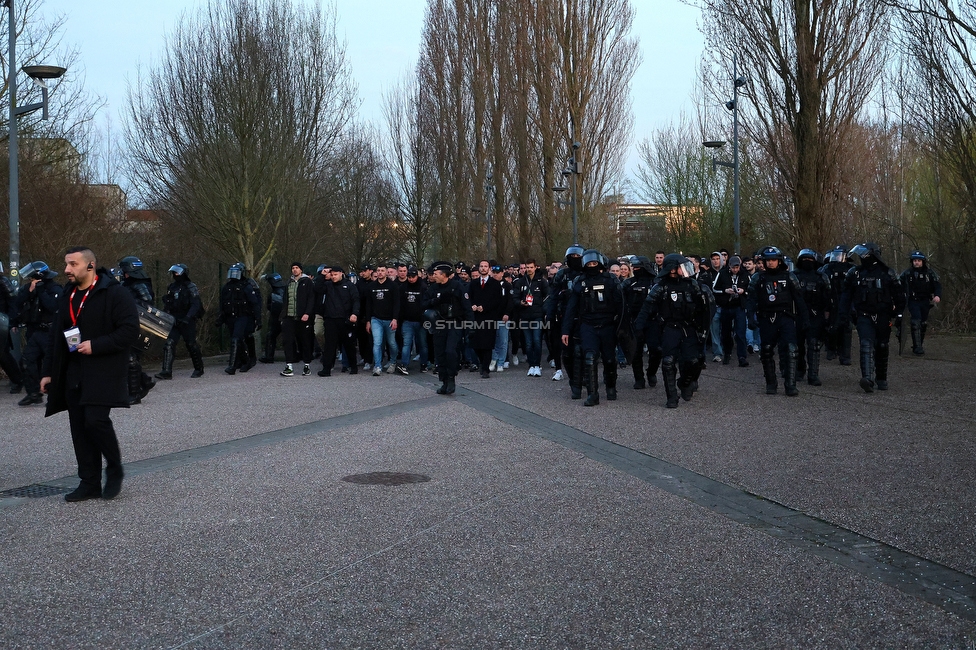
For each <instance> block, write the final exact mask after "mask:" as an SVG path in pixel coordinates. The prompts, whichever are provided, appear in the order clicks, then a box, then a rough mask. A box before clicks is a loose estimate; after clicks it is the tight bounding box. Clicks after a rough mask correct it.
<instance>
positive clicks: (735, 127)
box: [702, 55, 746, 254]
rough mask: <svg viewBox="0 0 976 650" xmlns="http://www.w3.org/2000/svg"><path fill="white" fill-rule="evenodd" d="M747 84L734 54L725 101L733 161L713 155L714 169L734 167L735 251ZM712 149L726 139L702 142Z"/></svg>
mask: <svg viewBox="0 0 976 650" xmlns="http://www.w3.org/2000/svg"><path fill="white" fill-rule="evenodd" d="M745 85H746V80H745V78H744V77H740V76H739V70H738V58H737V57H736V56H735V55H732V100H731V101H728V102H725V108H727V109H729V110H730V111H732V162H728V161H726V160H719V159H717V158H715V157H714V156H712V171H713V172H714V171H715V169H716V166H717V165H722V166H723V167H731V168H732V221H733V226H734V228H735V253H736V254H741V253H742V241H741V240H742V233H741V228H740V225H739V88H741V87H742V86H745ZM702 144H703V145H705V146H706V147H708V148H710V149H718V148H720V147H723V146H725V141H724V140H706V141H705V142H703V143H702Z"/></svg>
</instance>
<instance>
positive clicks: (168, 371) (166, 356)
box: [156, 341, 176, 379]
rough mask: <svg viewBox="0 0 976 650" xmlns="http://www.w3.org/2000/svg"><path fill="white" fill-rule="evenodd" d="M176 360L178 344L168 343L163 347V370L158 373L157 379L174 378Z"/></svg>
mask: <svg viewBox="0 0 976 650" xmlns="http://www.w3.org/2000/svg"><path fill="white" fill-rule="evenodd" d="M175 358H176V344H170V341H166V343H165V344H164V345H163V368H162V370H160V371H159V372H157V373H156V379H172V378H173V360H174V359H175Z"/></svg>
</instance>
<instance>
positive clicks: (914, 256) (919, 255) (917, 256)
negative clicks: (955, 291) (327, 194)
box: [0, 250, 927, 272]
mask: <svg viewBox="0 0 976 650" xmlns="http://www.w3.org/2000/svg"><path fill="white" fill-rule="evenodd" d="M908 259H910V260H922V261H923V262H924V261H925V260H926V259H927V258H926V257H925V253H923V252H922V251H920V250H913V251H912V253H911V255H909V256H908ZM0 272H2V269H0Z"/></svg>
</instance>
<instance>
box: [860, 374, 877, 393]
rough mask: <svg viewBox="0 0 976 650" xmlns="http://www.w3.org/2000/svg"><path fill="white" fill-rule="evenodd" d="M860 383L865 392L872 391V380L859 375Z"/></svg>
mask: <svg viewBox="0 0 976 650" xmlns="http://www.w3.org/2000/svg"><path fill="white" fill-rule="evenodd" d="M860 385H861V388H862V389H863V390H864V392H865V393H873V392H874V382H873V381H871V380H870V379H868V378H867V377H861V381H860Z"/></svg>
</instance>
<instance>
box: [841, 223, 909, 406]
mask: <svg viewBox="0 0 976 650" xmlns="http://www.w3.org/2000/svg"><path fill="white" fill-rule="evenodd" d="M850 254H851V255H857V256H858V257H859V258H861V264H860V266H855V267H854V268H852V269H851V270H850V271H848V272H847V276H846V279H845V280H844V293H843V295H842V296H841V302H840V310H841V313H844V314H849V313H850V311H851V310H852V309H853V310H854V315H855V318H856V319H857V320H856V323H857V337H858V338H859V339H860V340H861V381H860V386H861V389H862V390H863V391H864V392H865V393H872V392H874V389H875V388H877V389H878V390H888V352H889V350H888V340H889V339H890V337H891V321H892V318H901V315H902V312H903V311H904V309H905V290H904V287H902V285H901V281H900V280H899V279H898V276H897V275H895V272H894V271H892V270H891V269H890V268H888V266H887V265H886V264H885V263H884V262H882V261H881V247H880V246H878V245H877V244H875V243H874V242H865V243H863V244H858V245H857V246H855V247H854V248H852V249H851V252H850Z"/></svg>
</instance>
